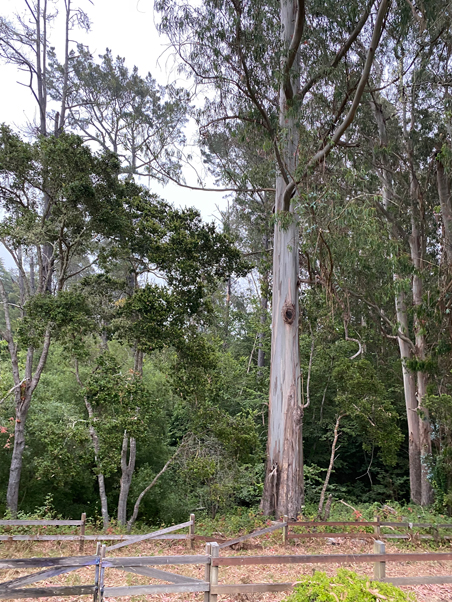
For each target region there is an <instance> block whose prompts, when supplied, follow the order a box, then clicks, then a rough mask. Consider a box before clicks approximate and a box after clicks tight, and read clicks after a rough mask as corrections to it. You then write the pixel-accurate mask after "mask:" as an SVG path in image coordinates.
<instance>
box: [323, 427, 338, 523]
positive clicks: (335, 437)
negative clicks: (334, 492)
mask: <svg viewBox="0 0 452 602" xmlns="http://www.w3.org/2000/svg"><path fill="white" fill-rule="evenodd" d="M342 418H343V416H342V415H341V416H338V417H337V418H336V424H335V425H334V435H333V444H332V445H331V456H330V463H329V465H328V470H327V471H326V476H325V481H324V483H323V487H322V492H321V493H320V500H319V508H318V510H317V519H318V520H326V518H322V514H323V504H324V502H325V494H326V490H327V489H328V484H329V482H330V477H331V473H332V472H333V467H334V461H335V459H336V445H337V440H338V438H339V424H340V422H341V419H342Z"/></svg>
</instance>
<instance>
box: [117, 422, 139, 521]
mask: <svg viewBox="0 0 452 602" xmlns="http://www.w3.org/2000/svg"><path fill="white" fill-rule="evenodd" d="M128 447H129V436H128V435H127V432H126V431H124V437H123V440H122V450H121V483H120V491H119V501H118V523H119V524H120V525H125V524H126V522H127V500H128V497H129V491H130V485H131V484H132V476H133V471H134V470H135V460H136V456H137V445H136V440H135V439H134V437H130V451H129V460H128V461H127V451H128Z"/></svg>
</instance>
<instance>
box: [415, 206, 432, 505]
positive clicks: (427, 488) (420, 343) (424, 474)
mask: <svg viewBox="0 0 452 602" xmlns="http://www.w3.org/2000/svg"><path fill="white" fill-rule="evenodd" d="M415 214H416V212H415V210H414V208H413V214H412V231H411V237H410V249H411V260H412V262H413V267H414V273H413V281H412V288H413V305H414V310H415V313H414V332H415V340H416V359H417V360H418V362H420V363H421V364H422V363H423V362H425V357H426V356H425V350H426V340H425V334H424V332H425V329H424V325H423V323H422V318H421V313H422V304H423V299H422V296H423V282H422V268H423V261H422V245H421V240H420V233H419V230H418V227H417V224H416V215H415ZM426 394H427V374H426V373H425V371H424V370H422V369H421V370H419V369H418V370H417V395H418V400H417V401H418V403H417V405H418V412H417V416H418V421H419V444H420V459H421V505H422V506H429V505H430V504H431V503H432V502H433V490H432V486H431V484H430V482H429V479H428V469H427V466H426V462H425V461H426V458H427V457H428V456H429V455H430V454H431V453H432V440H431V429H430V420H429V414H428V410H427V408H424V407H423V400H424V397H425V396H426Z"/></svg>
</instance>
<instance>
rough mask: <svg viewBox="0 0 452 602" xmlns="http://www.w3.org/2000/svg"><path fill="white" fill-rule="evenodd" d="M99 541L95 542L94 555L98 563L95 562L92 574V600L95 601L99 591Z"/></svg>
mask: <svg viewBox="0 0 452 602" xmlns="http://www.w3.org/2000/svg"><path fill="white" fill-rule="evenodd" d="M100 547H101V543H100V541H98V542H97V545H96V556H97V558H98V564H96V572H95V574H94V594H93V602H96V601H97V595H98V593H99V569H100V566H99V565H100Z"/></svg>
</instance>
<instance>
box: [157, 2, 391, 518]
mask: <svg viewBox="0 0 452 602" xmlns="http://www.w3.org/2000/svg"><path fill="white" fill-rule="evenodd" d="M156 6H157V9H158V10H159V11H160V13H161V15H162V20H161V29H162V31H164V32H165V33H166V34H167V35H168V36H169V37H170V40H171V42H172V44H173V46H174V48H175V49H176V51H177V52H178V54H179V56H180V57H181V59H182V62H183V65H184V66H185V67H186V69H187V71H188V72H189V73H190V74H191V75H192V76H193V78H194V80H195V82H196V85H198V86H199V85H201V84H202V85H205V86H206V87H208V88H210V89H211V90H212V94H213V95H214V98H215V100H209V101H208V102H207V105H206V111H205V119H206V122H208V123H211V122H214V121H223V122H227V121H234V120H237V121H240V120H246V121H248V122H251V123H254V124H255V126H256V127H262V128H264V129H265V130H266V134H267V135H268V137H269V139H270V144H271V147H272V149H273V152H274V158H275V163H276V167H277V178H276V199H275V230H274V244H273V297H272V312H273V313H272V351H271V354H272V359H271V383H270V402H269V410H270V419H269V436H268V448H267V472H266V480H265V490H264V495H263V510H264V512H265V513H266V514H276V515H281V514H286V515H289V516H291V517H293V516H296V515H297V513H298V511H299V510H300V507H301V503H302V499H303V462H302V440H301V434H302V414H303V409H302V406H301V398H300V360H299V342H298V318H299V313H298V311H299V310H298V285H299V282H298V281H299V276H298V272H299V263H298V228H299V226H298V223H297V219H296V205H297V204H298V203H302V202H303V197H304V194H305V193H306V190H307V188H308V181H309V180H308V178H307V176H309V174H310V173H311V172H312V170H313V169H314V168H315V167H316V166H317V165H319V164H321V163H323V162H324V161H325V159H326V157H327V156H328V155H329V153H330V152H331V151H332V149H333V148H334V147H336V146H338V145H339V144H340V143H341V139H342V137H343V136H344V134H345V132H346V130H347V129H348V127H349V126H350V124H351V123H352V121H353V118H354V116H355V113H356V110H357V108H358V105H359V103H360V100H361V97H362V94H363V92H364V88H365V86H366V82H367V78H368V76H369V73H370V70H371V66H372V62H373V58H374V55H375V52H376V50H377V47H378V44H379V41H380V37H381V34H382V31H383V29H384V25H385V22H386V18H387V12H388V2H386V0H383V1H382V2H381V3H379V5H378V9H377V10H376V3H375V2H372V1H371V2H369V3H367V4H365V3H361V2H356V3H355V2H354V3H347V4H346V5H342V6H338V5H337V4H336V3H332V4H327V5H325V4H324V3H322V4H321V6H320V5H319V6H317V5H316V4H314V5H312V6H309V7H307V6H305V3H304V2H303V0H298V1H292V0H290V1H286V0H282V1H281V2H280V3H278V2H276V1H275V2H265V3H263V2H256V1H252V0H247V1H245V0H242V1H241V0H223V1H218V0H215V1H213V0H205V1H204V2H203V3H202V4H201V5H197V6H193V5H191V3H189V2H185V1H182V0H181V1H179V2H170V1H169V0H159V1H157V2H156ZM371 14H372V20H373V27H372V26H370V24H369V17H370V15H371ZM363 45H365V46H367V47H368V50H367V53H366V55H365V56H364V57H363V56H362V52H361V49H362V46H363ZM318 99H320V100H321V102H319V100H318ZM316 107H317V108H316Z"/></svg>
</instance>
